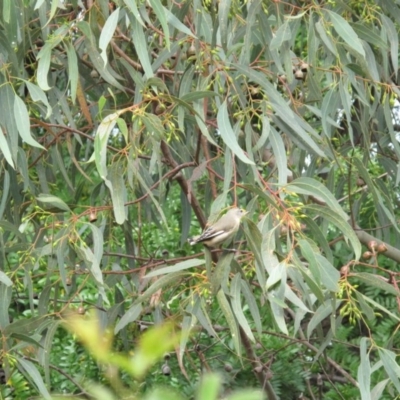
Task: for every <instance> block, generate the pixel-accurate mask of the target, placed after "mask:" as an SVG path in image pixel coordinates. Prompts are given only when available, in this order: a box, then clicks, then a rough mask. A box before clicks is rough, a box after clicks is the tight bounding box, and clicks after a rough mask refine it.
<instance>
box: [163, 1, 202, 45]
mask: <svg viewBox="0 0 400 400" xmlns="http://www.w3.org/2000/svg"><path fill="white" fill-rule="evenodd" d="M163 9H164V13H165V15H166V17H167V21H168V23H169V24H171V25H172V26H173V27H174V28H176V29H178V31H181V32H182V33H185V34H186V35H188V36H191V37H192V38H194V39H197V38H196V36H195V35H194V34H193V32H192V31H191V30H190V29H189V28H188V27H187V26H186V25H184V24H183V23H182V22H181V21H179V19H178V18H176V16H175V15H174V14H172V12H171V11H169V10H168V9H167V8H165V7H163Z"/></svg>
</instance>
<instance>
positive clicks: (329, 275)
mask: <svg viewBox="0 0 400 400" xmlns="http://www.w3.org/2000/svg"><path fill="white" fill-rule="evenodd" d="M315 259H316V261H317V266H318V268H319V269H320V276H321V282H322V284H323V285H324V286H325V287H326V288H327V289H328V290H330V291H331V292H334V293H337V292H338V291H339V279H340V272H339V271H338V270H337V269H336V268H335V267H334V266H333V265H332V264H331V263H330V262H329V261H328V260H327V259H326V258H325V257H323V256H321V254H318V253H316V254H315Z"/></svg>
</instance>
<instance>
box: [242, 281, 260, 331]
mask: <svg viewBox="0 0 400 400" xmlns="http://www.w3.org/2000/svg"><path fill="white" fill-rule="evenodd" d="M241 285H242V293H243V296H244V298H245V299H246V304H247V306H248V307H249V310H250V313H251V316H252V317H253V321H254V324H255V325H256V329H257V333H258V335H259V336H261V334H262V323H261V315H260V311H259V309H258V306H257V302H256V299H255V297H254V295H253V293H252V291H251V289H250V286H249V284H248V282H247V281H245V280H243V279H242V281H241Z"/></svg>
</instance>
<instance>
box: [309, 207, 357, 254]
mask: <svg viewBox="0 0 400 400" xmlns="http://www.w3.org/2000/svg"><path fill="white" fill-rule="evenodd" d="M304 208H305V209H307V210H310V211H313V212H315V213H316V214H317V215H318V216H320V217H322V218H325V219H327V220H328V221H329V222H331V223H332V224H334V225H335V226H336V227H337V228H338V229H339V230H340V231H341V232H342V233H343V235H344V236H345V237H347V239H348V240H349V241H350V243H351V245H352V247H353V250H354V253H355V258H356V259H359V258H360V257H361V243H360V241H359V240H358V238H357V236H356V234H355V233H354V231H353V229H352V228H351V226H350V225H349V224H348V223H347V222H346V221H345V220H344V219H343V218H342V217H341V216H340V215H338V214H337V213H336V212H331V211H328V210H327V209H326V208H325V207H322V206H319V205H317V204H313V205H311V204H310V205H307V206H305V207H304Z"/></svg>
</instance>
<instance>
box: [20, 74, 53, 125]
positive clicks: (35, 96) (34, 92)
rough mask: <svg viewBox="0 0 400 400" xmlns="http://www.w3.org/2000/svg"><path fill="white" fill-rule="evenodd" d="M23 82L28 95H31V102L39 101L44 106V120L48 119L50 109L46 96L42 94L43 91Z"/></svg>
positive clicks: (27, 82)
mask: <svg viewBox="0 0 400 400" xmlns="http://www.w3.org/2000/svg"><path fill="white" fill-rule="evenodd" d="M24 82H25V84H26V86H27V88H28V90H29V94H30V95H31V97H32V100H33V101H34V102H37V101H41V102H42V103H43V104H44V105H45V106H46V108H47V114H46V116H45V118H49V117H50V115H51V112H52V108H51V106H50V104H49V101H48V100H47V96H46V94H45V93H44V91H43V90H42V89H41V88H40V87H39V86H36V85H34V84H33V83H31V82H29V81H24Z"/></svg>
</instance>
